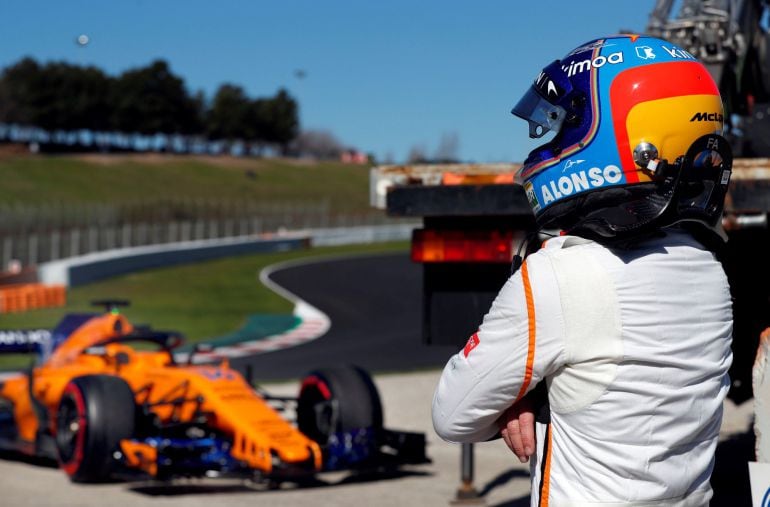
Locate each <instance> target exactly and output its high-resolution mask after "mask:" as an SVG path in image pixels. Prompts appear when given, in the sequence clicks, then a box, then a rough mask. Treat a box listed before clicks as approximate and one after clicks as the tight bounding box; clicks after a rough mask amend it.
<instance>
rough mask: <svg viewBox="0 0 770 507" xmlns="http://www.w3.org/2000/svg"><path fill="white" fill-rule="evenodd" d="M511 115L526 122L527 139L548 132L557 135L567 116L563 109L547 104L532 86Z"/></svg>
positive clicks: (541, 135)
mask: <svg viewBox="0 0 770 507" xmlns="http://www.w3.org/2000/svg"><path fill="white" fill-rule="evenodd" d="M511 113H513V114H515V115H516V116H518V117H519V118H522V119H524V120H527V123H529V137H531V138H533V139H534V138H539V137H543V136H544V135H546V134H547V133H548V132H550V131H554V132H555V133H558V132H559V130H560V129H561V125H562V123H563V122H564V118H565V117H566V116H567V111H566V110H565V109H564V108H563V107H561V106H557V105H555V104H551V103H550V102H548V101H547V100H546V99H544V98H543V97H542V95H540V93H538V91H537V89H536V88H535V87H534V86H532V87H530V89H529V90H527V93H525V94H524V96H523V97H522V98H521V100H519V102H518V104H516V105H515V106H514V107H513V109H512V110H511Z"/></svg>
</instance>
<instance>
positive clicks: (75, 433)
mask: <svg viewBox="0 0 770 507" xmlns="http://www.w3.org/2000/svg"><path fill="white" fill-rule="evenodd" d="M135 416H136V405H135V402H134V394H133V392H132V391H131V388H130V387H129V386H128V384H127V383H126V381H125V380H123V379H122V378H120V377H114V376H111V375H88V376H83V377H76V378H74V379H72V380H71V381H70V382H69V383H68V384H67V385H66V387H65V388H64V392H63V394H62V397H61V400H60V402H59V409H58V412H57V416H56V448H57V451H58V453H59V463H60V465H61V468H62V469H63V470H64V471H65V472H66V473H67V475H68V476H69V477H70V479H71V480H72V481H74V482H101V481H105V480H107V479H109V478H110V475H111V473H112V472H113V470H114V463H115V459H114V458H113V454H114V453H115V451H117V450H118V447H119V444H120V441H121V440H122V439H124V438H131V437H132V436H133V433H134V424H135Z"/></svg>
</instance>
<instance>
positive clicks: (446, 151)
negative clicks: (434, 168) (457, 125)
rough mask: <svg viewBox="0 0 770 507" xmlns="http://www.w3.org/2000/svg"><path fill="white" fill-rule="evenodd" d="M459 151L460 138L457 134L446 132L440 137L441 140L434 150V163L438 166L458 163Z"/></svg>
mask: <svg viewBox="0 0 770 507" xmlns="http://www.w3.org/2000/svg"><path fill="white" fill-rule="evenodd" d="M459 151H460V137H459V136H458V135H457V132H448V133H444V134H442V135H441V140H440V141H439V143H438V148H436V155H435V156H434V157H433V158H434V161H435V162H436V163H439V164H451V163H455V162H457V161H458V159H459V156H458V152H459Z"/></svg>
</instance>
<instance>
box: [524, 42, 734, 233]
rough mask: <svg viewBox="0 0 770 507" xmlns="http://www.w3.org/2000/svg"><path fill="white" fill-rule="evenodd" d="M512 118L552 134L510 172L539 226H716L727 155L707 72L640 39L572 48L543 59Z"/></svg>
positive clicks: (638, 229) (685, 56)
mask: <svg viewBox="0 0 770 507" xmlns="http://www.w3.org/2000/svg"><path fill="white" fill-rule="evenodd" d="M512 113H513V114H514V115H516V116H519V117H521V118H523V119H525V120H527V121H528V122H529V135H530V137H533V138H539V137H543V136H544V135H546V134H548V133H553V134H554V135H553V137H552V138H551V139H550V140H549V141H548V142H546V143H545V144H543V145H541V146H539V147H537V148H536V149H534V150H533V151H532V152H531V153H530V154H529V155H528V157H527V158H526V160H525V161H524V164H523V165H522V167H521V169H520V171H519V178H520V181H521V182H522V183H523V185H524V188H525V191H526V194H527V198H528V200H529V203H530V206H531V207H532V209H533V211H534V213H535V219H536V221H537V223H538V225H539V226H540V227H541V228H549V227H550V228H560V229H565V230H567V231H569V232H575V233H578V232H579V233H582V234H585V235H589V236H593V237H599V238H608V239H611V238H619V239H623V238H629V237H633V236H635V235H640V234H642V233H644V232H646V231H651V230H657V229H659V228H661V227H666V226H669V225H672V224H675V223H680V222H682V221H690V222H697V223H699V224H701V225H705V226H706V227H707V228H708V229H710V230H717V229H718V228H719V227H720V225H719V224H720V218H721V213H722V208H723V202H724V196H725V193H726V190H727V183H728V181H729V176H730V169H731V165H732V155H731V152H730V148H729V146H728V145H727V142H726V141H725V140H724V139H723V138H722V137H721V133H722V126H723V115H724V112H723V108H722V101H721V98H720V96H719V89H718V88H717V85H716V83H714V80H713V79H712V77H711V75H710V74H709V72H708V70H707V69H706V68H705V67H704V66H703V65H702V64H701V63H700V62H698V61H697V60H696V58H695V57H694V56H692V55H691V54H690V53H688V52H687V51H685V50H683V49H681V48H679V47H677V46H675V45H674V44H671V43H669V42H666V41H664V40H661V39H656V38H653V37H648V36H644V35H614V36H610V37H604V38H601V39H596V40H593V41H590V42H588V43H586V44H583V45H581V46H579V47H578V48H576V49H574V50H573V51H571V52H570V53H568V54H567V56H565V57H564V58H563V59H561V60H556V61H555V62H553V63H551V64H550V65H548V66H546V67H545V68H544V69H543V70H542V72H540V74H539V75H538V76H537V78H536V79H535V82H534V84H533V85H532V86H531V87H530V89H529V90H528V91H527V92H526V93H525V94H524V96H523V97H522V98H521V100H520V101H519V102H518V103H517V104H516V106H515V107H514V108H513V111H512Z"/></svg>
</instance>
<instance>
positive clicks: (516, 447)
mask: <svg viewBox="0 0 770 507" xmlns="http://www.w3.org/2000/svg"><path fill="white" fill-rule="evenodd" d="M497 424H498V426H499V427H500V434H501V435H502V437H503V440H505V443H506V445H507V446H508V448H509V449H510V450H511V451H513V454H515V455H516V457H517V458H519V461H521V462H522V463H526V462H527V461H529V457H530V456H532V455H533V454H534V453H535V412H534V408H533V406H532V401H531V400H530V397H529V396H525V397H523V398H522V399H520V400H519V401H518V402H516V403H514V404H513V405H511V406H510V407H509V408H508V409H507V410H506V411H505V412H503V415H502V416H500V418H499V419H498V420H497Z"/></svg>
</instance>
